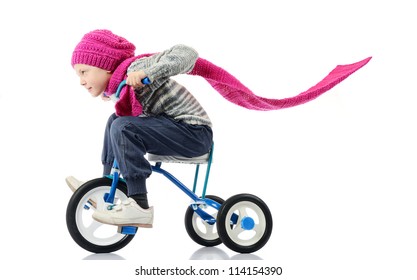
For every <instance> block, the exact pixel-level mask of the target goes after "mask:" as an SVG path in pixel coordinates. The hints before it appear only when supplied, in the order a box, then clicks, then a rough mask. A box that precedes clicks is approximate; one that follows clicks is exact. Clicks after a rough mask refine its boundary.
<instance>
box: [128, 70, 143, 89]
mask: <svg viewBox="0 0 417 280" xmlns="http://www.w3.org/2000/svg"><path fill="white" fill-rule="evenodd" d="M144 78H146V74H145V72H144V71H143V70H139V71H136V72H130V73H129V74H127V79H126V84H127V85H129V86H132V87H134V88H140V87H143V86H144V84H142V80H143V79H144Z"/></svg>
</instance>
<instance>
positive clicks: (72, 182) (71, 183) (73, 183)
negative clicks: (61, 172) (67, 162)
mask: <svg viewBox="0 0 417 280" xmlns="http://www.w3.org/2000/svg"><path fill="white" fill-rule="evenodd" d="M65 182H67V185H68V187H69V188H70V189H71V190H72V191H73V192H75V191H76V190H77V189H78V188H79V187H80V186H81V185H82V184H84V182H82V181H80V180H77V179H76V178H75V177H73V176H68V177H67V178H65Z"/></svg>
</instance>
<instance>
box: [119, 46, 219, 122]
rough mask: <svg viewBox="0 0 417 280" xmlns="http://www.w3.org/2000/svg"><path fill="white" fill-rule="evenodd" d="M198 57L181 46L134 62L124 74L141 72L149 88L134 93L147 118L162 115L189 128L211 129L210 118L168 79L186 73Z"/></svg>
mask: <svg viewBox="0 0 417 280" xmlns="http://www.w3.org/2000/svg"><path fill="white" fill-rule="evenodd" d="M197 58H198V53H197V52H196V51H195V50H194V49H192V48H190V47H187V46H185V45H175V46H173V47H172V48H170V49H168V50H166V51H163V52H161V53H157V54H154V55H152V56H149V57H143V58H140V59H138V60H135V61H134V62H133V63H132V64H131V65H130V66H129V68H128V69H127V73H130V72H134V71H139V70H143V71H144V72H145V73H146V75H147V77H148V78H149V79H150V80H151V84H149V85H146V86H144V87H142V88H139V89H135V94H136V98H137V99H138V100H139V102H140V103H141V105H142V112H143V114H144V115H147V116H157V115H161V114H165V115H167V116H168V117H171V118H173V119H175V120H178V121H184V122H186V123H189V124H195V125H207V126H210V127H211V126H212V123H211V121H210V118H209V117H208V115H207V113H206V111H205V110H204V109H203V107H202V106H201V104H200V103H199V102H198V101H197V99H196V98H195V97H194V96H193V95H192V94H191V93H190V92H189V91H188V90H187V89H186V88H185V87H184V86H182V85H181V84H179V83H178V82H176V81H175V80H173V79H171V77H172V76H175V75H178V74H185V73H188V72H190V71H191V70H192V69H193V68H194V65H195V62H196V61H197Z"/></svg>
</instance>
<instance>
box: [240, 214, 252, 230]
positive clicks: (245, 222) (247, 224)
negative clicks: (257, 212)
mask: <svg viewBox="0 0 417 280" xmlns="http://www.w3.org/2000/svg"><path fill="white" fill-rule="evenodd" d="M240 226H241V227H242V228H243V229H244V230H251V229H253V228H254V227H255V221H254V220H253V219H252V218H251V217H247V216H246V217H243V218H242V221H241V222H240Z"/></svg>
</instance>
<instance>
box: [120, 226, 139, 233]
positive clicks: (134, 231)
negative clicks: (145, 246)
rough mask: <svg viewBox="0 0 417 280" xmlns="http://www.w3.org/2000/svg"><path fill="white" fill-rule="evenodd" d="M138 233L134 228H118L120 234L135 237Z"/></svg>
mask: <svg viewBox="0 0 417 280" xmlns="http://www.w3.org/2000/svg"><path fill="white" fill-rule="evenodd" d="M137 231H138V228H137V227H132V226H123V227H117V232H118V233H120V234H128V235H135V234H136V232H137Z"/></svg>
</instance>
